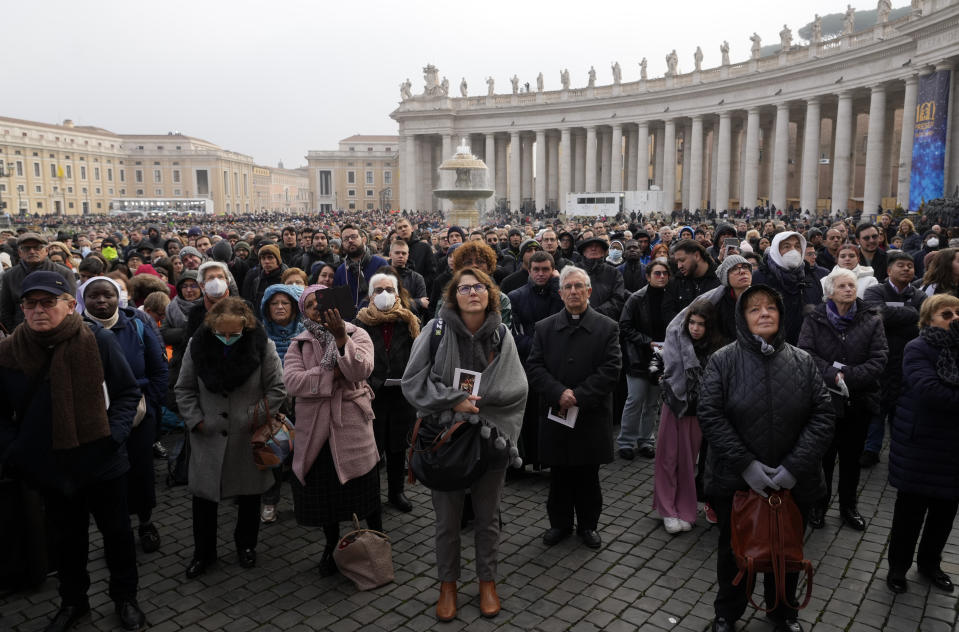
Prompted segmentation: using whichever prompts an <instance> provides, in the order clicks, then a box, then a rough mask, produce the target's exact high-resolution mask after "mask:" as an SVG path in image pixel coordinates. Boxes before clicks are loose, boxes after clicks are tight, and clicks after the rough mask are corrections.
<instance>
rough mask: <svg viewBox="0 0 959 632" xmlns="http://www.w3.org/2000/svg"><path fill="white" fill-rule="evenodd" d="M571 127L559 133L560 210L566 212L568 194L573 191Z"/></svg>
mask: <svg viewBox="0 0 959 632" xmlns="http://www.w3.org/2000/svg"><path fill="white" fill-rule="evenodd" d="M571 140H572V137H571V134H570V129H569V128H568V127H564V128H563V129H562V130H560V133H559V199H558V200H557V202H559V210H561V211H563V212H564V213H565V212H566V194H567V193H569V192H570V191H571V187H572V180H571V179H570V176H571V173H570V158H571V150H572V143H571V142H570V141H571Z"/></svg>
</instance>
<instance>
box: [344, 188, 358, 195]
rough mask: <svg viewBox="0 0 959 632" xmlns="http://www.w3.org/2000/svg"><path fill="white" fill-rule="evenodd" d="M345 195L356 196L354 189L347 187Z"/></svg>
mask: <svg viewBox="0 0 959 632" xmlns="http://www.w3.org/2000/svg"><path fill="white" fill-rule="evenodd" d="M346 197H356V189H347V190H346Z"/></svg>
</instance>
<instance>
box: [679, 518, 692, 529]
mask: <svg viewBox="0 0 959 632" xmlns="http://www.w3.org/2000/svg"><path fill="white" fill-rule="evenodd" d="M679 528H680V529H682V530H683V531H690V530H692V528H693V525H692V524H690V523H688V522H686V521H685V520H680V521H679Z"/></svg>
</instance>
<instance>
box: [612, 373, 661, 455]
mask: <svg viewBox="0 0 959 632" xmlns="http://www.w3.org/2000/svg"><path fill="white" fill-rule="evenodd" d="M626 388H627V393H628V394H627V395H626V404H625V405H624V406H623V422H622V425H621V426H620V430H619V437H617V439H616V445H617V447H619V448H635V447H636V446H637V445H639V446H651V447H655V445H656V419H657V418H658V417H659V385H658V384H653V383H652V382H650V381H649V380H647V379H646V378H642V377H635V376H632V375H627V376H626Z"/></svg>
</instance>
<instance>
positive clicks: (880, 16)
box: [876, 0, 892, 24]
mask: <svg viewBox="0 0 959 632" xmlns="http://www.w3.org/2000/svg"><path fill="white" fill-rule="evenodd" d="M890 13H892V2H891V1H890V0H879V4H878V6H877V7H876V15H877V17H876V23H877V24H885V23H886V22H888V21H889V14H890Z"/></svg>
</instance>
